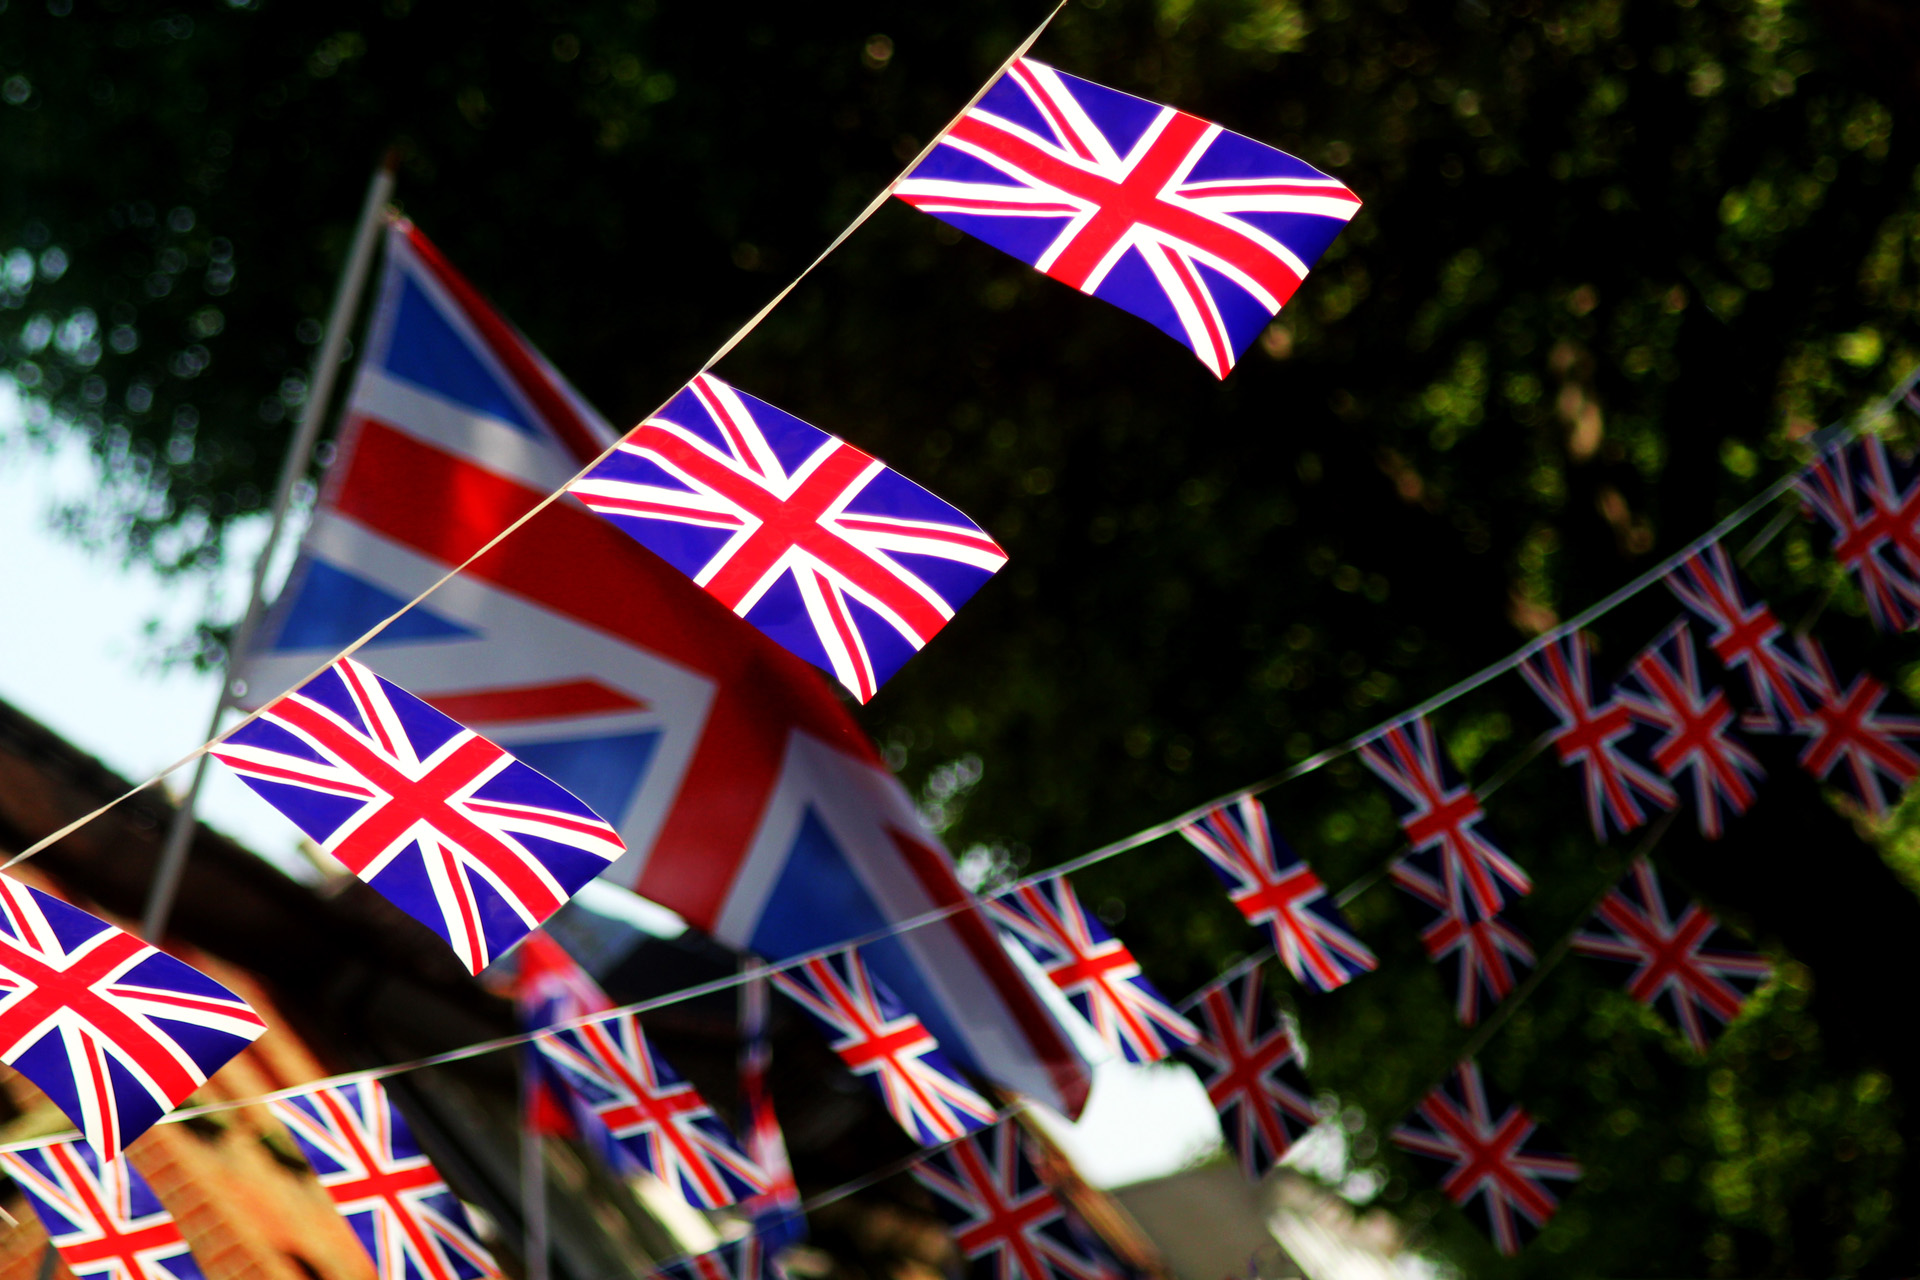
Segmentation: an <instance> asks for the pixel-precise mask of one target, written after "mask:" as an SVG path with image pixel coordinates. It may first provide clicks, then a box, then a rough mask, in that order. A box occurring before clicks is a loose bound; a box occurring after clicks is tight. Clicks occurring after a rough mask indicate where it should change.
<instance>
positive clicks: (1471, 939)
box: [1391, 854, 1533, 1027]
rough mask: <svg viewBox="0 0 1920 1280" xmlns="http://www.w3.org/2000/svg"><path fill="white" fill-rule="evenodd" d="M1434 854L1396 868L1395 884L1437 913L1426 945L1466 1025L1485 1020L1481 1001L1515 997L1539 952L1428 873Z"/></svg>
mask: <svg viewBox="0 0 1920 1280" xmlns="http://www.w3.org/2000/svg"><path fill="white" fill-rule="evenodd" d="M1430 858H1431V855H1421V854H1411V855H1409V856H1408V857H1405V858H1402V859H1400V861H1398V862H1396V863H1395V864H1394V866H1393V871H1392V873H1391V874H1392V877H1393V882H1394V883H1395V884H1396V885H1398V886H1400V888H1402V889H1404V890H1405V891H1406V892H1407V893H1408V894H1410V895H1411V896H1412V897H1414V898H1415V899H1417V900H1418V901H1419V902H1420V903H1422V904H1423V905H1425V906H1427V907H1430V908H1431V909H1432V910H1433V912H1434V917H1433V920H1432V922H1431V923H1430V924H1428V925H1427V927H1426V928H1424V929H1422V930H1421V931H1420V943H1421V945H1422V946H1424V947H1425V948H1426V949H1427V955H1428V957H1429V958H1430V959H1432V960H1433V962H1434V963H1435V964H1437V965H1439V966H1440V970H1441V975H1442V978H1443V980H1444V981H1447V982H1449V983H1450V984H1451V985H1452V987H1453V1014H1454V1017H1456V1018H1458V1019H1459V1020H1460V1025H1461V1026H1464V1027H1471V1026H1473V1025H1474V1024H1475V1023H1477V1022H1479V1021H1480V1014H1481V1005H1480V1002H1481V998H1482V996H1484V997H1485V998H1486V1001H1487V1007H1488V1008H1492V1007H1493V1006H1494V1005H1497V1004H1499V1003H1500V1002H1501V1001H1502V1000H1505V999H1506V998H1507V997H1508V996H1510V995H1512V994H1513V988H1514V986H1515V983H1516V980H1517V978H1518V974H1517V972H1516V968H1515V967H1516V966H1519V967H1520V968H1527V969H1530V968H1532V967H1533V948H1532V947H1530V946H1528V945H1527V940H1526V939H1525V938H1524V937H1522V936H1521V934H1520V931H1519V930H1518V929H1515V928H1514V927H1513V926H1512V925H1510V924H1508V923H1507V922H1506V921H1505V920H1503V919H1501V918H1500V917H1499V916H1484V917H1482V916H1476V915H1474V914H1473V912H1471V911H1470V910H1468V909H1467V907H1466V905H1465V903H1463V902H1462V901H1461V897H1460V890H1459V888H1458V887H1457V886H1449V885H1448V884H1447V883H1445V880H1444V878H1443V876H1440V875H1435V874H1433V873H1432V872H1431V871H1430V870H1428V869H1426V868H1423V867H1422V865H1421V863H1422V862H1424V861H1428V860H1429V859H1430Z"/></svg>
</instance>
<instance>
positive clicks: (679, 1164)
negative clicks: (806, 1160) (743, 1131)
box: [533, 1013, 767, 1209]
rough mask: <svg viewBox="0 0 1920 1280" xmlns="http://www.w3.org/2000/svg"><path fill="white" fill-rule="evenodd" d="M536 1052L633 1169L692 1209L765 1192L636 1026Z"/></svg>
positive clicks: (603, 1028)
mask: <svg viewBox="0 0 1920 1280" xmlns="http://www.w3.org/2000/svg"><path fill="white" fill-rule="evenodd" d="M533 1043H534V1045H535V1047H536V1048H538V1049H539V1051H540V1052H541V1053H542V1054H544V1055H545V1056H546V1058H547V1060H548V1061H550V1062H551V1063H553V1065H554V1066H555V1068H557V1069H558V1070H559V1071H560V1072H561V1073H562V1074H563V1075H564V1076H565V1077H566V1079H567V1082H568V1083H569V1084H570V1085H571V1086H572V1087H573V1088H574V1089H575V1090H576V1091H578V1092H579V1094H580V1096H581V1098H582V1099H583V1100H584V1101H585V1103H586V1105H587V1107H588V1108H589V1109H591V1110H592V1111H593V1113H594V1115H596V1116H597V1117H599V1120H600V1123H601V1124H603V1125H605V1126H606V1128H607V1132H609V1133H610V1134H612V1135H613V1138H614V1141H616V1142H617V1143H619V1144H620V1148H621V1150H623V1151H624V1152H625V1153H626V1155H627V1157H628V1158H629V1159H630V1160H631V1161H632V1162H633V1163H634V1164H635V1165H636V1166H638V1167H639V1168H641V1169H644V1170H645V1171H646V1172H648V1173H650V1174H652V1175H653V1176H654V1177H656V1178H658V1179H660V1180H661V1181H662V1182H665V1183H667V1184H668V1185H669V1186H674V1187H678V1188H679V1189H680V1194H681V1195H683V1196H685V1197H686V1200H687V1203H688V1204H691V1205H693V1206H694V1207H695V1208H697V1209H720V1208H724V1207H726V1206H727V1205H730V1204H732V1203H734V1202H735V1201H736V1200H739V1199H741V1198H743V1197H746V1196H752V1195H758V1194H759V1193H760V1192H762V1191H764V1190H766V1186H767V1184H766V1178H765V1176H764V1175H763V1174H762V1173H761V1171H760V1170H759V1169H758V1168H757V1167H756V1166H755V1165H754V1163H753V1161H751V1160H749V1159H748V1158H747V1156H746V1153H745V1152H743V1151H742V1150H741V1149H740V1144H739V1143H738V1142H736V1141H735V1140H734V1137H733V1135H732V1134H731V1133H729V1132H727V1127H726V1126H725V1125H724V1124H722V1123H721V1122H720V1118H719V1117H718V1116H716V1115H714V1113H713V1108H712V1107H709V1106H708V1105H707V1103H706V1100H705V1099H704V1098H702V1097H701V1096H700V1095H699V1093H698V1092H696V1091H695V1089H694V1087H693V1086H692V1085H690V1084H688V1083H687V1082H686V1081H685V1080H683V1079H681V1078H680V1074H679V1073H678V1072H677V1071H675V1070H674V1069H673V1068H672V1066H670V1065H669V1064H668V1063H667V1060H666V1059H665V1058H662V1057H661V1056H660V1054H659V1051H658V1050H656V1049H655V1048H654V1047H653V1045H652V1044H650V1043H649V1042H648V1041H647V1036H646V1032H645V1031H643V1030H642V1029H641V1027H640V1019H639V1017H638V1016H637V1015H635V1014H632V1013H621V1014H615V1015H612V1016H609V1017H606V1018H603V1019H600V1020H598V1021H595V1022H590V1023H587V1024H586V1025H585V1026H581V1027H571V1028H565V1029H562V1030H558V1031H553V1032H550V1033H548V1034H546V1035H543V1036H540V1037H539V1038H537V1039H536V1040H535V1041H534V1042H533Z"/></svg>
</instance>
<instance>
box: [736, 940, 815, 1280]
mask: <svg viewBox="0 0 1920 1280" xmlns="http://www.w3.org/2000/svg"><path fill="white" fill-rule="evenodd" d="M768 1003H769V1001H768V983H767V978H766V975H765V974H764V973H756V974H754V975H753V976H752V977H750V978H748V979H747V982H746V984H745V985H744V986H742V987H741V988H740V1042H741V1047H740V1109H741V1110H742V1111H744V1112H745V1113H746V1125H745V1128H746V1152H747V1158H748V1159H749V1160H751V1161H753V1162H754V1164H756V1165H758V1166H759V1168H760V1171H761V1173H763V1174H764V1175H766V1182H767V1189H766V1190H765V1191H763V1192H761V1193H760V1194H759V1195H756V1196H751V1197H749V1198H748V1199H747V1200H745V1201H744V1202H742V1204H741V1205H740V1209H741V1211H742V1212H743V1213H744V1214H745V1215H746V1216H747V1218H748V1219H749V1220H750V1221H751V1222H752V1223H753V1235H754V1238H755V1239H757V1240H758V1241H759V1242H760V1247H761V1248H762V1249H763V1250H764V1251H765V1252H766V1253H768V1254H769V1255H771V1254H776V1253H778V1252H779V1251H780V1250H781V1249H783V1248H785V1247H786V1246H787V1245H790V1244H798V1243H799V1242H800V1241H802V1240H805V1239H806V1238H807V1216H806V1213H805V1211H804V1210H803V1209H802V1207H801V1203H800V1187H799V1184H798V1183H796V1182H795V1181H794V1178H793V1166H792V1165H791V1164H790V1163H789V1162H788V1160H787V1143H786V1139H785V1138H784V1137H782V1136H781V1133H780V1121H779V1120H778V1119H777V1118H776V1117H775V1116H774V1114H773V1098H772V1096H771V1095H770V1094H769V1093H768V1091H767V1073H768V1072H769V1070H771V1068H772V1066H773V1046H772V1044H771V1042H770V1041H769V1039H768V1036H767V1015H768V1013H769V1010H768V1008H767V1006H768Z"/></svg>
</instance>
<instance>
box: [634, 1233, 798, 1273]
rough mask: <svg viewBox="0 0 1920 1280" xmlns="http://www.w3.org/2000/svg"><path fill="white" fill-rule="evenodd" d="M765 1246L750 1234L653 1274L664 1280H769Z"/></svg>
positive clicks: (662, 1266)
mask: <svg viewBox="0 0 1920 1280" xmlns="http://www.w3.org/2000/svg"><path fill="white" fill-rule="evenodd" d="M766 1258H767V1250H766V1245H765V1242H764V1241H762V1240H761V1238H760V1237H759V1235H757V1234H756V1233H754V1232H751V1231H750V1232H748V1233H747V1234H746V1235H744V1236H741V1237H740V1238H739V1239H737V1240H727V1241H724V1242H722V1243H721V1244H720V1245H719V1246H718V1247H717V1248H713V1249H709V1250H708V1251H707V1252H705V1253H696V1254H691V1255H689V1256H687V1257H684V1258H677V1259H675V1260H674V1261H672V1262H667V1263H662V1264H661V1266H660V1270H659V1271H658V1272H657V1274H659V1275H662V1276H665V1277H667V1280H772V1278H773V1277H774V1275H775V1273H774V1272H772V1271H770V1270H769V1269H768V1268H767V1265H766Z"/></svg>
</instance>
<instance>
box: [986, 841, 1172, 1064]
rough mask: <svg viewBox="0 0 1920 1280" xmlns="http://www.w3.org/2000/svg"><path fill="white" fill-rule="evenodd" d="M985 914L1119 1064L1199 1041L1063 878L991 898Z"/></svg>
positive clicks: (1162, 1054) (1152, 1057)
mask: <svg viewBox="0 0 1920 1280" xmlns="http://www.w3.org/2000/svg"><path fill="white" fill-rule="evenodd" d="M987 909H988V910H989V911H991V912H992V913H993V916H994V918H995V919H996V920H998V921H999V922H1000V924H1001V925H1002V926H1004V927H1005V928H1006V930H1007V932H1008V933H1010V934H1011V935H1012V936H1013V937H1014V938H1015V939H1016V940H1018V942H1019V943H1020V945H1021V946H1023V947H1025V948H1026V950H1027V952H1028V954H1029V955H1031V956H1032V957H1033V958H1034V961H1035V963H1037V964H1038V965H1039V966H1040V967H1041V969H1042V970H1044V971H1045V972H1046V975H1047V976H1048V977H1049V978H1051V979H1053V984H1054V985H1055V986H1056V987H1058V988H1060V992H1061V994H1062V995H1064V996H1066V998H1067V1000H1068V1001H1069V1002H1070V1003H1071V1004H1072V1005H1073V1007H1074V1008H1075V1009H1076V1010H1078V1011H1079V1014H1080V1016H1081V1017H1083V1018H1085V1019H1086V1020H1087V1022H1088V1023H1089V1024H1090V1025H1091V1026H1092V1027H1093V1029H1094V1031H1095V1032H1097V1033H1098V1034H1099V1036H1100V1039H1101V1041H1102V1042H1103V1043H1104V1044H1105V1045H1106V1046H1107V1048H1108V1049H1110V1050H1112V1051H1113V1052H1114V1053H1115V1054H1118V1055H1119V1056H1120V1057H1121V1058H1123V1059H1124V1060H1126V1061H1128V1062H1134V1063H1146V1062H1158V1061H1159V1060H1160V1059H1162V1058H1164V1057H1166V1056H1167V1055H1168V1054H1169V1053H1171V1052H1173V1050H1174V1049H1175V1048H1177V1047H1178V1046H1180V1045H1183V1044H1191V1043H1193V1041H1194V1038H1195V1037H1197V1036H1198V1035H1199V1034H1200V1033H1199V1032H1198V1031H1196V1030H1194V1028H1193V1024H1192V1023H1190V1022H1188V1021H1187V1020H1186V1019H1185V1018H1183V1017H1181V1016H1180V1015H1179V1014H1178V1013H1177V1012H1175V1010H1174V1008H1173V1006H1172V1005H1170V1004H1168V1003H1167V1001H1166V998H1165V997H1164V996H1162V995H1161V994H1160V992H1159V991H1158V990H1156V989H1155V988H1154V985H1153V983H1151V982H1149V981H1147V976H1146V974H1144V973H1142V972H1141V971H1140V965H1139V963H1138V962H1137V961H1135V960H1134V958H1133V953H1132V952H1131V951H1129V950H1127V948H1126V944H1125V943H1122V942H1121V941H1120V940H1119V939H1118V938H1115V937H1114V936H1113V935H1112V934H1110V933H1108V932H1107V930H1106V928H1105V926H1103V925H1102V924H1101V923H1100V922H1099V921H1098V920H1097V919H1095V918H1094V917H1093V916H1092V915H1091V914H1090V913H1089V912H1088V911H1087V909H1086V908H1085V907H1083V906H1081V905H1080V898H1079V896H1078V895H1077V894H1075V893H1074V891H1073V886H1072V885H1070V884H1068V883H1067V879H1066V877H1065V876H1050V877H1048V878H1047V879H1045V880H1040V881H1037V882H1035V883H1033V884H1026V885H1021V886H1020V887H1019V888H1017V889H1014V890H1013V891H1011V892H1009V893H1003V894H1000V895H998V896H996V897H993V898H990V899H988V901H987Z"/></svg>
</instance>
